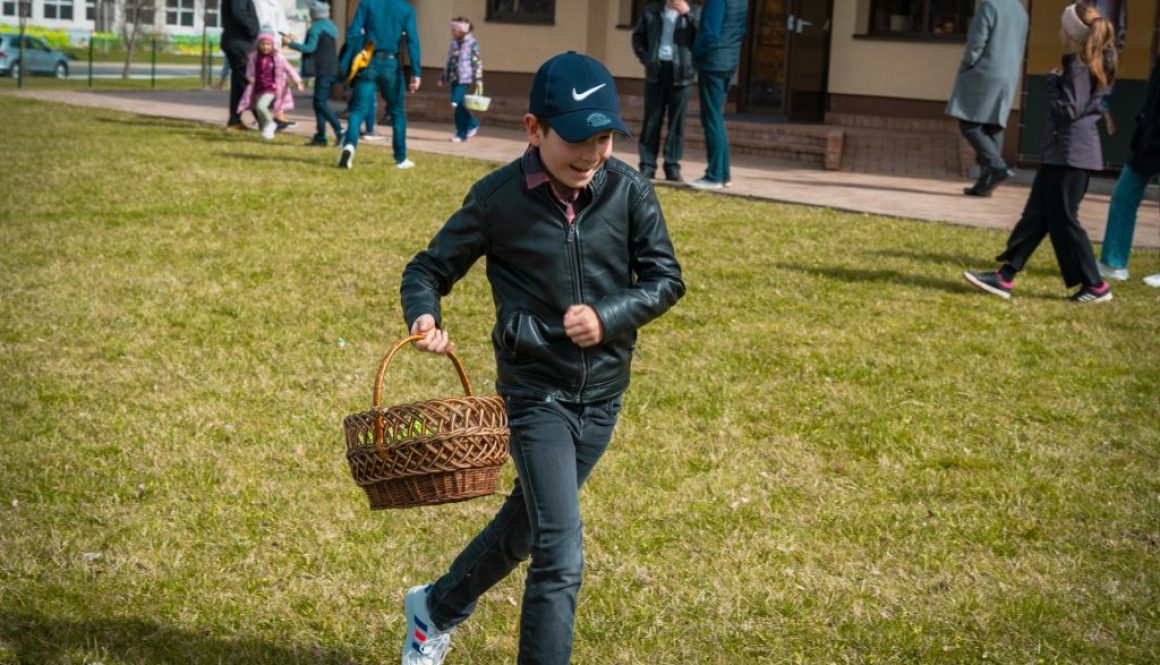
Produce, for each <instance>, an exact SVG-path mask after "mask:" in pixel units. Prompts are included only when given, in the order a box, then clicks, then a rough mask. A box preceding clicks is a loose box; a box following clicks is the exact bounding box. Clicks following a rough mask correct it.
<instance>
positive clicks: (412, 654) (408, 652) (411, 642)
mask: <svg viewBox="0 0 1160 665" xmlns="http://www.w3.org/2000/svg"><path fill="white" fill-rule="evenodd" d="M430 589H431V586H430V585H427V586H416V587H411V590H410V591H408V592H407V596H406V598H404V599H403V613H404V614H405V615H406V617H407V635H406V637H404V638H403V665H441V664H442V663H443V659H444V658H446V657H447V652H448V651H450V650H451V633H453V632H455V629H451V630H448V631H442V630H439V629H438V628H436V627H435V624H434V622H432V621H431V615H430V614H428V612H427V593H428V592H429V590H430Z"/></svg>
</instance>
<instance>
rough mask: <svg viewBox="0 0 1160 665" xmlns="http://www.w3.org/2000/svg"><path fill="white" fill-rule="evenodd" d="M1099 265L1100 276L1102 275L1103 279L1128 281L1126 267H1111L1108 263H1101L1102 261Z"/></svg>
mask: <svg viewBox="0 0 1160 665" xmlns="http://www.w3.org/2000/svg"><path fill="white" fill-rule="evenodd" d="M1099 267H1100V277H1103V278H1104V279H1114V280H1116V281H1119V282H1126V281H1128V269H1127V268H1113V267H1111V266H1110V265H1108V264H1106V263H1103V262H1100V263H1099Z"/></svg>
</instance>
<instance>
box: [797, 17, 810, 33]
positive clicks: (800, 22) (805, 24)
mask: <svg viewBox="0 0 1160 665" xmlns="http://www.w3.org/2000/svg"><path fill="white" fill-rule="evenodd" d="M811 25H813V23H812V22H811V21H803V20H802V19H800V18H799V19H798V20H797V32H798V34H801V31H802V28H803V27H808V26H811Z"/></svg>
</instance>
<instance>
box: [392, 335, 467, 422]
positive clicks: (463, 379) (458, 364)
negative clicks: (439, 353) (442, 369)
mask: <svg viewBox="0 0 1160 665" xmlns="http://www.w3.org/2000/svg"><path fill="white" fill-rule="evenodd" d="M426 336H427V335H426V334H424V333H419V334H417V335H409V336H407V337H404V338H403V339H401V340H399V341H397V342H395V344H394V345H393V346H392V347H391V349H390V351H387V355H385V356H383V361H382V362H381V363H379V373H378V374H377V375H375V395H374V402H373V403H374V407H375V410H376V411H378V410H379V407H381V406H382V405H383V377H385V376H386V375H387V365H390V364H391V359H392V358H394V357H395V354H396V353H398V352H399V349H401V348H403V347H404V346H406V345H408V344H410V343H411V342H417V341H419V340H421V339H423V338H424V337H426ZM447 356H448V357H449V358H451V362H452V364H454V365H455V371H456V372H458V373H459V382H460V383H462V384H463V392H464V393H465V394H466V395H467V396H468V397H471V396H473V395H475V391H474V390H472V389H471V381H470V380H469V379H468V378H467V370H465V369H463V361H461V360H460V359H459V356H457V355H455V352H454V351H447Z"/></svg>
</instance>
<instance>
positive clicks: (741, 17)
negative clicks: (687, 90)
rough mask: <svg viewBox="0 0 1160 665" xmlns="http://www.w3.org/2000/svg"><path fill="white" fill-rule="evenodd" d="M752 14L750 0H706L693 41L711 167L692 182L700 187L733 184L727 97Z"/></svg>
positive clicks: (716, 187) (712, 187)
mask: <svg viewBox="0 0 1160 665" xmlns="http://www.w3.org/2000/svg"><path fill="white" fill-rule="evenodd" d="M748 16H749V3H748V2H747V0H705V6H704V7H702V9H701V23H700V25H699V26H698V27H697V38H696V39H695V40H694V41H693V64H694V65H695V66H696V68H697V91H698V93H700V97H701V126H702V128H703V129H704V132H705V152H706V153H708V154H707V157H708V161H709V168H708V169H706V170H705V176H704V177H702V178H698V179H696V180H694V181H693V182H691V183H689V184H691V185H692V186H693V187H696V188H698V189H720V188H722V187H728V186H729V185H730V184H732V183H731V180H730V173H729V136H728V135H727V134H726V133H725V96H726V94H727V93H728V92H729V81H730V80H732V78H733V72H734V71H736V69H737V63H738V61H739V60H740V59H741V40H742V39H743V38H744V37H745V27H746V24H747V21H748Z"/></svg>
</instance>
